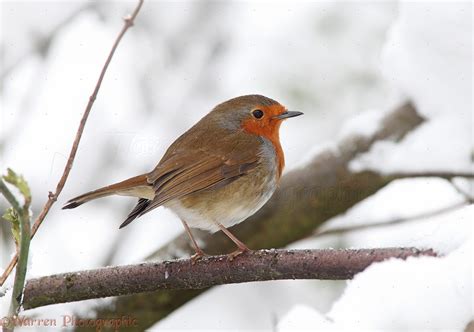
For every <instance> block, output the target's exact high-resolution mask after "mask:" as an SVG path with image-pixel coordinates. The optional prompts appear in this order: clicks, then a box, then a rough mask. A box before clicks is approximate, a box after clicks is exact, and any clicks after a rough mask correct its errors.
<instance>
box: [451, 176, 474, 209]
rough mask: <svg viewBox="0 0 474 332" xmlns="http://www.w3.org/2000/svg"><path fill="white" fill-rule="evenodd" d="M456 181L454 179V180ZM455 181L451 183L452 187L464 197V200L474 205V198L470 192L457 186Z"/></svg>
mask: <svg viewBox="0 0 474 332" xmlns="http://www.w3.org/2000/svg"><path fill="white" fill-rule="evenodd" d="M453 180H454V179H453ZM453 180H451V181H450V183H451V186H452V187H453V188H454V189H455V190H456V191H457V192H458V193H459V194H460V195H462V196H463V197H464V199H465V200H466V201H467V202H468V203H469V204H472V203H474V197H472V196H471V195H470V194H469V193H468V192H466V191H465V190H464V189H462V188H461V187H460V186H459V185H457V184H456V183H455V182H454V181H453Z"/></svg>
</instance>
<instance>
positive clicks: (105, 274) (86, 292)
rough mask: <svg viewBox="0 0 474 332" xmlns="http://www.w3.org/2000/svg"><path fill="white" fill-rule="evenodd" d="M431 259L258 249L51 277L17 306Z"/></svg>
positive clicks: (390, 252) (405, 251)
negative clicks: (229, 255)
mask: <svg viewBox="0 0 474 332" xmlns="http://www.w3.org/2000/svg"><path fill="white" fill-rule="evenodd" d="M420 255H428V256H436V254H435V253H434V252H433V251H432V250H431V249H430V250H418V249H415V248H385V249H352V250H349V249H345V250H333V249H322V250H275V249H272V250H259V251H251V252H247V253H244V254H242V255H240V256H237V257H236V258H235V259H234V260H232V261H231V260H229V259H228V258H227V256H210V257H206V258H204V259H202V260H199V261H197V262H196V263H193V261H192V260H191V259H182V260H175V261H166V262H162V263H142V264H138V265H128V266H118V267H106V268H101V269H97V270H88V271H80V272H73V273H64V274H57V275H52V276H47V277H42V278H38V279H32V280H29V281H28V282H27V285H26V288H25V297H24V302H23V307H24V308H25V309H32V308H37V307H41V306H45V305H49V304H57V303H66V302H72V301H81V300H87V299H96V298H102V297H108V296H118V295H128V294H134V293H141V292H150V291H155V290H159V289H203V288H208V287H211V286H215V285H222V284H233V283H242V282H250V281H265V280H282V279H324V280H341V279H350V278H352V277H353V276H354V275H355V274H356V273H358V272H361V271H363V270H364V269H365V268H367V266H369V265H370V264H372V263H374V262H380V261H383V260H385V259H388V258H402V259H405V258H407V257H410V256H420Z"/></svg>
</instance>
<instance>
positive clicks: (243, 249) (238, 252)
mask: <svg viewBox="0 0 474 332" xmlns="http://www.w3.org/2000/svg"><path fill="white" fill-rule="evenodd" d="M250 251H251V250H250V249H249V248H247V247H239V248H238V249H237V250H235V251H233V252H231V253H230V254H228V255H227V259H228V260H229V261H231V262H232V261H233V260H234V258H235V257H237V256H240V255H242V254H243V253H246V252H250Z"/></svg>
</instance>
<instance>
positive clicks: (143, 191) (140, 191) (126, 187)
mask: <svg viewBox="0 0 474 332" xmlns="http://www.w3.org/2000/svg"><path fill="white" fill-rule="evenodd" d="M110 195H126V196H135V197H143V196H149V195H153V189H152V187H151V186H150V184H149V183H148V182H147V178H146V175H145V174H142V175H138V176H135V177H133V178H130V179H127V180H125V181H122V182H118V183H115V184H112V185H110V186H106V187H103V188H100V189H97V190H94V191H90V192H88V193H85V194H83V195H80V196H77V197H74V198H73V199H70V200H69V201H67V202H66V204H65V205H64V206H63V209H74V208H76V207H78V206H79V205H82V204H84V203H86V202H89V201H91V200H94V199H96V198H101V197H106V196H110Z"/></svg>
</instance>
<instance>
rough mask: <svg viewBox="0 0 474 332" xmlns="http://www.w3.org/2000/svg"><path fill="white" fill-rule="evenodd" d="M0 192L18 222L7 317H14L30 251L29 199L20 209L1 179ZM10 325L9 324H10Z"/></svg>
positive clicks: (9, 327) (18, 304)
mask: <svg viewBox="0 0 474 332" xmlns="http://www.w3.org/2000/svg"><path fill="white" fill-rule="evenodd" d="M0 192H1V193H2V194H3V196H4V197H5V198H6V199H7V201H8V202H9V203H10V204H11V206H12V208H13V209H14V210H15V212H16V214H17V216H18V220H19V222H20V244H19V249H18V250H19V253H18V256H19V259H18V268H17V269H16V273H15V281H14V284H13V291H12V299H11V303H10V310H9V316H10V317H14V316H16V315H18V312H19V311H20V305H21V299H22V295H23V288H24V286H25V278H26V269H27V267H28V253H29V251H30V219H29V205H30V199H29V198H27V197H25V206H24V207H21V206H20V204H19V203H18V201H17V200H16V198H15V196H13V194H12V193H11V191H10V190H9V189H8V187H7V186H6V185H5V183H4V182H3V180H2V179H0ZM10 325H11V324H10ZM6 329H7V330H10V331H13V329H14V326H13V325H11V326H6Z"/></svg>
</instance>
